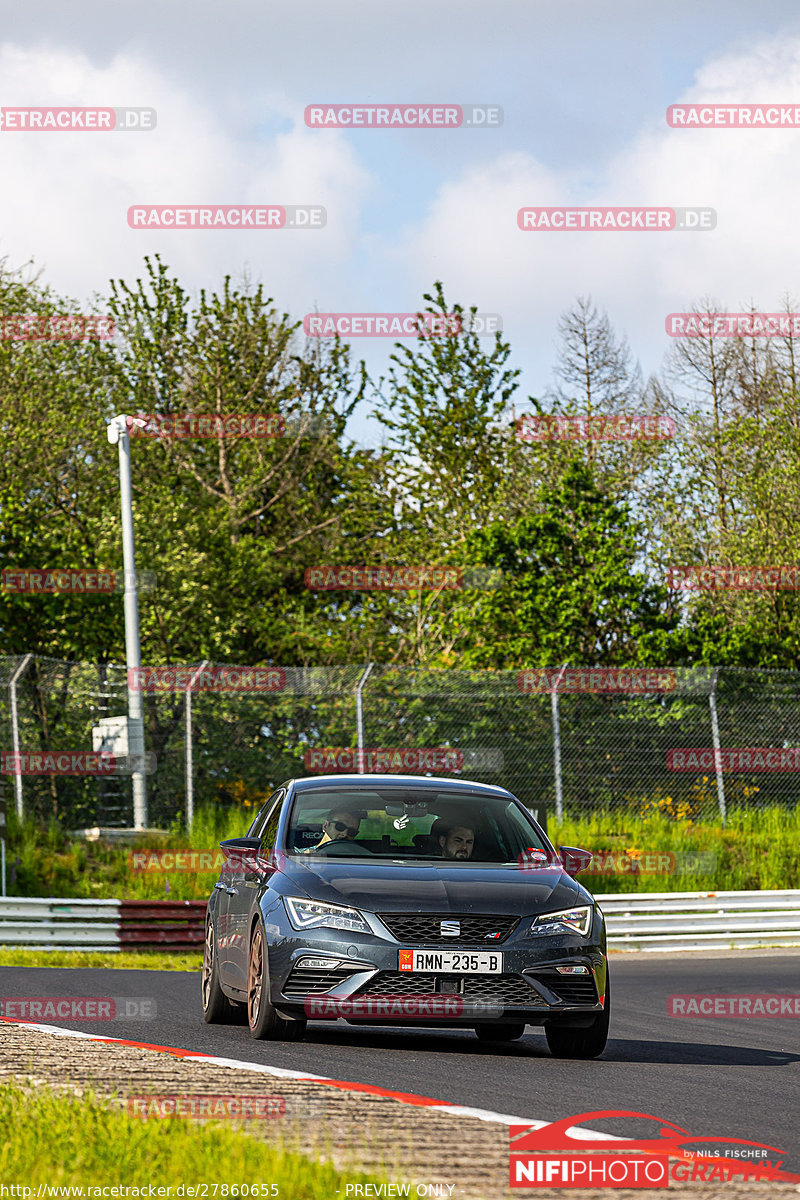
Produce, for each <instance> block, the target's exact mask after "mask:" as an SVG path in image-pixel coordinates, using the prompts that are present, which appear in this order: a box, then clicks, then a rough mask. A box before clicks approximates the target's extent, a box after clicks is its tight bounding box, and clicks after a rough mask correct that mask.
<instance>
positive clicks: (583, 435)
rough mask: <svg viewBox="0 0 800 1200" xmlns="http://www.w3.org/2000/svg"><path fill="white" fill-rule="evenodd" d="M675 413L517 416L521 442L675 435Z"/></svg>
mask: <svg viewBox="0 0 800 1200" xmlns="http://www.w3.org/2000/svg"><path fill="white" fill-rule="evenodd" d="M675 429H676V425H675V421H674V420H673V419H672V417H667V416H660V415H657V414H655V413H615V414H613V415H611V414H609V415H605V414H593V415H592V416H567V415H565V414H562V413H547V414H545V415H542V416H539V415H536V414H533V413H525V414H523V416H521V417H519V418H518V419H517V425H516V434H517V441H520V442H640V441H641V442H645V441H651V442H653V441H662V440H663V439H664V438H671V437H674V436H675Z"/></svg>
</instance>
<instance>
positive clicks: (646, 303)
mask: <svg viewBox="0 0 800 1200" xmlns="http://www.w3.org/2000/svg"><path fill="white" fill-rule="evenodd" d="M0 14H2V20H0V29H2V31H3V33H2V35H0V106H2V107H10V108H15V107H20V108H21V107H83V106H101V107H105V106H130V107H134V108H154V109H155V110H156V113H157V124H156V128H155V129H153V130H149V131H138V132H129V131H116V130H115V131H112V132H88V131H72V130H69V131H58V132H42V131H21V130H12V129H10V128H8V127H7V124H6V123H4V125H3V127H2V128H0V162H1V163H2V179H3V186H2V189H0V258H4V259H5V262H6V266H7V267H10V268H13V267H17V266H21V265H23V264H24V263H27V262H28V261H29V260H31V259H32V260H33V261H34V262H35V264H36V265H37V267H38V268H40V269H41V270H42V272H43V274H42V278H43V280H44V281H45V282H47V283H49V284H50V285H51V286H52V287H53V288H54V289H55V290H56V291H57V292H59V293H61V294H63V295H66V296H70V297H73V298H75V299H76V300H77V301H79V302H80V303H85V304H87V306H88V304H89V302H90V300H91V298H92V296H94V295H96V294H98V293H99V294H101V295H102V294H105V293H107V291H108V282H109V279H111V278H125V279H128V280H133V279H135V278H136V277H137V276H140V275H141V274H142V272H143V259H144V256H145V255H148V254H153V253H155V252H158V253H159V254H160V255H161V256H162V258H163V259H164V261H165V262H166V263H168V264H169V266H170V267H171V268H172V269H173V270H174V271H175V272H176V274H177V275H178V276H179V278H180V279H181V282H182V283H183V284H184V286H186V287H188V288H189V289H190V290H192V291H196V290H197V289H199V288H200V287H206V288H214V287H217V286H219V285H220V284H221V281H222V279H223V277H224V276H225V275H226V274H231V275H232V276H233V277H234V279H242V278H244V277H245V276H246V277H248V278H249V279H251V280H252V281H253V282H263V284H264V286H265V289H266V291H267V294H268V295H270V296H272V297H274V299H275V301H276V305H277V307H278V308H279V309H280V311H288V312H289V313H290V314H291V315H292V316H293V317H294V318H296V319H301V318H302V317H303V316H304V315H306V314H309V313H313V312H315V311H317V310H319V311H320V312H336V313H347V312H359V313H370V312H376V313H386V312H400V313H404V312H414V311H416V310H417V309H418V308H420V307H421V306H422V304H423V301H422V294H423V293H424V292H425V291H428V290H430V289H431V287H432V285H433V283H434V281H435V280H442V282H443V284H444V287H445V293H446V295H447V297H448V299H449V300H450V301H452V302H458V303H460V304H462V305H464V306H465V307H469V306H471V305H475V306H476V307H477V308H478V310H479V311H480V312H486V313H496V314H500V316H501V317H502V322H503V330H504V333H505V335H506V337H507V338H508V340H509V341H510V343H511V346H512V349H513V356H512V364H513V365H514V366H517V367H519V368H520V369H521V371H522V375H521V379H520V389H519V392H518V397H519V398H520V404H519V407H520V408H524V407H525V403H524V398H525V397H527V396H529V395H533V396H539V395H542V394H543V393H544V392H545V391H546V390H547V388H548V387H549V386H550V385H551V384H552V382H553V374H552V372H553V366H554V363H555V357H556V345H557V338H558V335H557V325H558V319H559V316H560V315H561V314H562V313H563V312H564V311H565V310H566V309H568V308H569V307H570V306H572V305H573V304H574V302H575V300H576V298H577V297H578V296H591V297H592V299H593V301H594V303H595V304H596V305H597V306H598V307H599V308H600V309H602V310H604V311H605V312H607V313H608V315H609V318H610V320H611V322H612V324H613V326H614V328H615V329H616V331H617V332H618V334H620V335H622V334H624V335H625V336H626V337H627V338H628V341H629V343H630V346H631V349H632V351H633V353H634V356H635V357H636V358H638V359H639V361H640V363H641V366H642V369H643V371H644V373H645V375H647V374H649V373H650V372H652V371H656V370H658V369H659V367H660V365H661V363H662V360H663V356H664V354H665V352H666V351H667V349H668V347H669V344H670V339H669V337H668V336H667V334H666V332H665V318H666V316H667V314H668V313H670V312H681V311H686V310H688V309H690V308H691V306H692V305H693V304H694V303H698V302H701V301H702V300H704V299H710V300H711V301H713V302H716V303H718V304H719V305H720V306H721V307H722V308H724V309H727V310H731V311H741V310H742V309H743V308H749V307H750V306H751V305H755V307H756V308H758V309H760V310H765V311H776V310H777V309H779V308H780V307H781V306H782V303H783V297H784V296H785V295H786V294H787V293H789V294H792V293H800V288H798V287H797V283H796V280H797V276H796V271H797V269H798V261H797V260H798V255H799V254H800V244H798V240H797V228H798V211H799V205H798V195H800V128H797V129H794V128H790V127H782V128H778V129H743V128H739V129H735V128H713V129H680V128H670V126H669V125H668V124H667V120H666V110H667V108H668V106H669V105H672V104H690V103H718V104H721V103H726V104H728V103H730V104H757V103H764V104H767V103H781V104H795V103H796V104H798V106H799V107H800V14H798V10H797V6H796V4H795V3H793V2H792V0H760V3H759V4H758V5H755V4H753V3H752V0H725V3H721V2H719V3H718V2H716V0H714V2H708V0H700V3H697V2H693V3H688V2H685V0H670V3H668V4H667V3H663V2H660V0H648V3H646V4H642V3H641V0H606V2H604V3H602V4H598V3H597V0H571V3H569V4H565V5H555V4H552V3H548V4H545V3H543V0H524V2H523V0H516V3H513V4H512V3H507V2H506V0H493V2H492V3H491V4H482V3H478V2H477V0H459V2H458V3H457V4H456V3H455V2H454V0H439V3H437V4H434V5H430V4H422V3H420V2H419V0H406V3H404V4H402V5H394V4H389V3H385V2H384V3H380V4H379V3H375V0H369V2H368V0H339V3H337V4H331V3H330V0H327V2H319V0H306V3H304V4H303V5H302V6H297V5H277V4H275V3H274V2H270V0H266V2H265V0H258V3H256V2H250V0H228V2H227V3H226V4H225V5H224V6H223V5H219V4H216V3H215V4H211V3H206V2H203V0H201V2H198V0H192V3H191V4H189V3H187V2H186V0H169V3H167V4H164V3H163V0H159V2H157V3H153V2H151V0H140V2H139V3H138V4H137V5H136V6H129V5H115V4H111V3H108V2H107V0H106V2H101V0H95V2H91V3H90V2H86V0H71V2H70V4H69V5H64V4H63V2H59V3H55V2H50V0H46V2H41V0H40V2H36V0H33V2H32V3H30V4H29V5H27V6H21V5H19V4H17V3H14V4H13V5H12V4H11V3H8V0H3V3H0ZM367 103H369V104H378V103H383V104H392V105H395V104H408V105H417V104H423V103H425V104H450V105H452V104H460V105H464V104H485V105H497V106H500V107H501V108H502V110H503V121H502V124H497V125H493V126H492V127H472V128H464V127H460V128H441V127H440V128H433V127H431V128H426V129H412V128H362V129H335V128H330V127H326V128H320V129H316V128H309V127H308V126H307V125H306V123H305V119H304V113H305V109H306V107H307V106H308V105H326V104H367ZM210 204H214V205H217V204H219V205H240V204H241V205H248V204H249V205H255V204H262V205H268V204H269V205H302V204H307V205H314V206H322V207H323V208H324V209H325V211H326V223H325V225H324V227H321V228H312V229H302V230H301V229H256V228H254V229H246V230H233V229H220V228H213V229H202V230H200V229H191V228H185V227H184V228H179V229H153V228H149V227H148V228H130V227H129V225H128V219H127V213H128V209H129V208H130V207H131V206H134V205H145V206H152V205H210ZM598 205H603V206H606V205H610V206H651V207H672V206H704V207H710V208H713V209H714V210H715V212H716V227H715V228H714V229H712V230H698V231H692V232H688V231H678V230H668V231H660V232H659V231H655V230H654V231H641V232H615V231H608V230H589V231H584V232H581V231H574V232H572V231H564V232H555V231H552V230H551V231H547V230H535V231H523V230H520V229H519V228H518V225H517V213H518V210H519V209H520V208H522V207H532V206H598ZM796 307H797V308H798V309H800V303H798V304H797V305H796ZM409 344H410V343H409ZM488 345H489V342H488V341H487V346H488ZM353 346H354V350H355V353H356V356H357V357H364V358H365V359H366V360H367V362H368V365H369V367H370V369H371V371H372V372H373V373H374V374H375V375H377V374H381V373H385V372H386V370H387V369H388V365H389V355H390V353H391V352H392V349H393V343H392V339H390V338H369V339H367V338H355V339H353ZM354 429H355V433H356V436H357V437H358V440H361V441H364V442H366V443H368V444H370V443H376V442H377V440H378V433H377V429H376V427H375V426H374V425H373V424H372V423H371V422H370V421H369V419H368V413H367V412H362V413H361V414H360V417H359V418H358V420H357V422H356V425H355V427H354Z"/></svg>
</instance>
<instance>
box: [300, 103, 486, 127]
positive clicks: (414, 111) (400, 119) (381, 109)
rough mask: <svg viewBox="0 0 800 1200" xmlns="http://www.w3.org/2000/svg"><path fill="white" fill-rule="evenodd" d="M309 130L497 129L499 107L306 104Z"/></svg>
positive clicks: (479, 105)
mask: <svg viewBox="0 0 800 1200" xmlns="http://www.w3.org/2000/svg"><path fill="white" fill-rule="evenodd" d="M305 123H306V125H307V126H308V128H309V129H497V128H498V127H499V126H500V125H502V124H503V109H502V107H501V106H500V105H499V104H419V103H416V104H414V103H411V104H409V103H403V104H386V103H384V104H358V103H356V104H353V103H349V104H308V105H307V106H306V110H305Z"/></svg>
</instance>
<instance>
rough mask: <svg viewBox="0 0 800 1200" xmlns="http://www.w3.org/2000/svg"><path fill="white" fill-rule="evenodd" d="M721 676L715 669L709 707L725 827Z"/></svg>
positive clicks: (718, 795)
mask: <svg viewBox="0 0 800 1200" xmlns="http://www.w3.org/2000/svg"><path fill="white" fill-rule="evenodd" d="M718 675H719V667H715V668H714V674H713V675H712V677H711V691H710V692H709V694H708V707H709V708H710V709H711V744H712V746H713V747H714V770H715V772H716V776H717V801H718V803H719V815H720V817H721V818H722V824H723V826H724V825H725V823H726V820H727V815H728V813H727V806H726V804H725V779H724V777H723V774H722V755H721V754H720V745H719V721H718V720H717V677H718Z"/></svg>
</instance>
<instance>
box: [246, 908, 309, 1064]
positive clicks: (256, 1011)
mask: <svg viewBox="0 0 800 1200" xmlns="http://www.w3.org/2000/svg"><path fill="white" fill-rule="evenodd" d="M247 1021H248V1024H249V1026H250V1033H251V1034H252V1035H253V1037H254V1038H269V1039H271V1040H273V1041H285V1042H299V1041H301V1040H302V1039H303V1037H304V1036H305V1032H306V1022H305V1021H303V1020H300V1021H292V1020H289V1019H288V1018H287V1017H282V1016H280V1015H279V1014H278V1013H277V1012H276V1010H275V1008H274V1007H273V1005H272V1002H271V1001H270V998H269V967H268V963H267V939H266V935H265V933H264V927H263V925H262V924H261V921H259V922H258V924H257V925H256V927H255V929H254V930H253V937H252V941H251V942H250V965H249V968H248V972H247Z"/></svg>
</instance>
